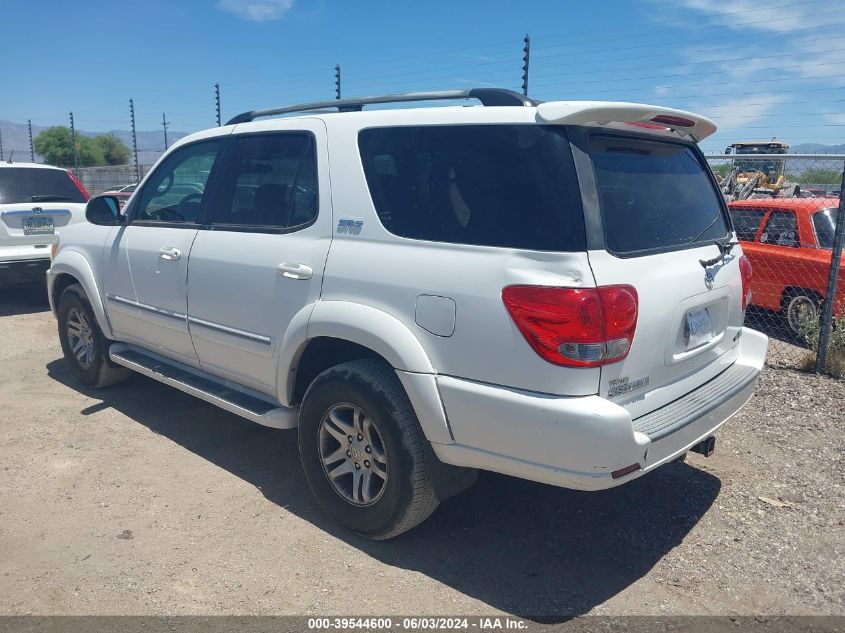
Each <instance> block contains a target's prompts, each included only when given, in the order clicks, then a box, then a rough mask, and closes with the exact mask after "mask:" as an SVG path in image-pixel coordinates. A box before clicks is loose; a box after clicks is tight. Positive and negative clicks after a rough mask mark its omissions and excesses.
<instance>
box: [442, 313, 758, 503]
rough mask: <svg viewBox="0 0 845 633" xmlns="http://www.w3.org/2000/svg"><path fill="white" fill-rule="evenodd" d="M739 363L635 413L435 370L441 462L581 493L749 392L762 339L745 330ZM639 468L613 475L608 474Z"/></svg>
mask: <svg viewBox="0 0 845 633" xmlns="http://www.w3.org/2000/svg"><path fill="white" fill-rule="evenodd" d="M739 344H740V350H739V353H738V355H737V360H736V362H735V363H734V364H733V365H731V367H729V368H728V369H726V370H725V371H724V372H722V373H721V374H719V375H718V376H716V377H715V378H713V379H712V380H710V381H708V382H707V383H705V384H704V385H701V386H700V387H698V388H697V389H695V390H693V391H691V392H690V393H688V394H686V395H685V396H683V397H682V398H679V399H678V400H676V401H674V402H671V403H669V404H667V405H666V406H664V407H661V408H660V409H657V410H655V411H652V412H650V413H649V414H647V415H645V416H642V417H641V418H637V419H632V418H631V416H630V414H629V413H628V412H627V410H625V409H624V408H623V407H621V406H619V405H617V404H615V403H614V402H612V401H610V400H608V399H606V398H602V397H599V396H584V397H575V398H559V397H554V396H549V395H545V394H538V393H531V392H525V391H517V390H513V389H507V388H504V387H496V386H492V385H486V384H481V383H475V382H471V381H467V380H461V379H457V378H451V377H447V376H440V377H438V379H437V383H438V387H439V389H440V393H441V396H442V399H443V404H444V407H445V410H446V415H447V417H448V419H449V424H450V427H451V429H452V433H453V435H454V437H455V442H456V443H455V444H433V446H434V450H435V452H436V453H437V456H438V457H439V458H440V460H441V461H444V462H446V463H449V464H454V465H457V466H466V467H473V468H480V469H483V470H491V471H494V472H500V473H504V474H507V475H513V476H515V477H520V478H523V479H530V480H532V481H538V482H543V483H547V484H552V485H556V486H562V487H565V488H574V489H578V490H602V489H605V488H612V487H614V486H618V485H620V484H622V483H625V482H627V481H631V480H632V479H636V478H637V477H640V476H642V475H644V474H645V473H647V472H649V471H650V470H653V469H654V468H657V467H659V466H661V465H663V464H665V463H667V462H669V461H671V460H673V459H675V458H676V457H678V456H680V455H682V454H683V453H685V452H686V451H688V450H689V449H690V448H691V447H692V446H694V445H695V444H697V443H698V442H700V441H701V440H703V439H705V438H707V437H709V436H710V435H712V434H713V433H715V432H716V430H717V429H718V428H719V427H720V426H722V424H724V423H725V422H726V421H727V420H728V418H730V417H731V416H732V415H733V414H735V413H736V412H737V411H739V410H740V409H741V408H742V406H743V405H745V403H746V402H748V400H749V399H750V398H751V395H752V393H753V392H754V388H755V386H756V383H757V379H758V377H759V374H760V370H761V369H762V367H763V362H764V360H765V357H766V350H767V347H768V338H767V337H766V336H765V335H763V334H761V333H759V332H756V331H754V330H750V329H748V328H743V336H742V337H741V339H740V343H739ZM633 464H638V465H639V466H640V468H639V469H637V470H635V471H634V472H631V473H630V474H627V475H624V476H621V477H618V478H614V477H613V476H612V473H613V472H614V471H617V470H620V469H623V468H626V467H628V466H631V465H633Z"/></svg>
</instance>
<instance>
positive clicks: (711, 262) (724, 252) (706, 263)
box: [698, 241, 739, 268]
mask: <svg viewBox="0 0 845 633" xmlns="http://www.w3.org/2000/svg"><path fill="white" fill-rule="evenodd" d="M713 243H714V244H715V245H716V246H717V247H718V248H719V254H718V255H717V256H716V257H714V258H713V259H699V260H698V263H699V264H701V267H702V268H709V267H710V266H715V265H716V264H718V263H719V262H720V261H722V260H723V259H725V257H727V256H728V255H729V254H730V252H731V250H733V247H734V246H736V245H737V244H739V242H731V241H728V242H725V243H722V242H713Z"/></svg>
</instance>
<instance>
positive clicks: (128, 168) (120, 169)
mask: <svg viewBox="0 0 845 633" xmlns="http://www.w3.org/2000/svg"><path fill="white" fill-rule="evenodd" d="M151 168H152V165H139V166H138V172H139V173H140V178H138V174H136V172H135V166H134V165H114V166H109V167H80V168H78V169H76V170H74V173H75V174H76V177H77V178H79V181H80V182H81V183H82V184H83V185H84V187H85V189H87V190H88V193H90V194H91V195H92V196H96V195H97V194H101V193H103V192H104V191H116V190H118V189H120V188H121V187H125V186H126V185H131V184H135V183H138V182H140V180H141V179H143V177H144V176H146V175H147V172H148V171H150V169H151Z"/></svg>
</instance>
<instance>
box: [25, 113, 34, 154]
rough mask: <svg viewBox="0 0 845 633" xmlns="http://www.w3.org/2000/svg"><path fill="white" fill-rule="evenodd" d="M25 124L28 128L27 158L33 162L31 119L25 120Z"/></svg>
mask: <svg viewBox="0 0 845 633" xmlns="http://www.w3.org/2000/svg"><path fill="white" fill-rule="evenodd" d="M26 125H27V127H28V128H29V158H30V159H31V160H32V162H33V163H34V162H35V147H34V146H33V145H32V119H27V120H26Z"/></svg>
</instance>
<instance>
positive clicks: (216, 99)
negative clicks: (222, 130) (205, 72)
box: [214, 81, 221, 127]
mask: <svg viewBox="0 0 845 633" xmlns="http://www.w3.org/2000/svg"><path fill="white" fill-rule="evenodd" d="M214 104H215V108H216V109H217V127H220V124H221V122H220V84H219V83H217V82H216V81H215V82H214Z"/></svg>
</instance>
